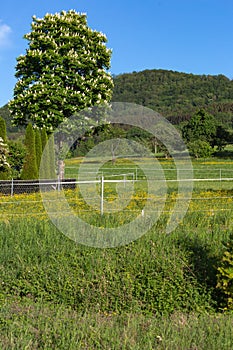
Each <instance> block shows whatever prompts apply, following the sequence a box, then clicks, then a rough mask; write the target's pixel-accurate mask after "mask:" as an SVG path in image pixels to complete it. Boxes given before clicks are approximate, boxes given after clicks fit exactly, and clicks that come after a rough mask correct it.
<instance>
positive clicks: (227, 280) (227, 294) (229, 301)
mask: <svg viewBox="0 0 233 350" xmlns="http://www.w3.org/2000/svg"><path fill="white" fill-rule="evenodd" d="M217 281H218V283H217V288H218V289H219V290H220V291H221V292H223V295H224V309H225V310H233V234H231V236H230V239H229V241H228V242H227V244H226V251H225V252H224V254H223V257H222V260H221V264H220V266H219V267H218V274H217Z"/></svg>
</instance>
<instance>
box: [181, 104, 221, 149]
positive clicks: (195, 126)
mask: <svg viewBox="0 0 233 350" xmlns="http://www.w3.org/2000/svg"><path fill="white" fill-rule="evenodd" d="M182 134H183V137H184V139H185V140H186V141H187V142H193V141H196V140H201V141H205V142H207V143H209V144H210V143H211V142H212V141H213V139H214V137H215V135H216V121H215V119H214V117H213V116H212V115H211V114H209V113H206V111H204V110H203V109H201V110H199V111H198V112H196V113H195V114H194V115H193V116H192V117H191V119H190V120H189V121H188V122H187V123H186V124H185V125H184V126H183V128H182Z"/></svg>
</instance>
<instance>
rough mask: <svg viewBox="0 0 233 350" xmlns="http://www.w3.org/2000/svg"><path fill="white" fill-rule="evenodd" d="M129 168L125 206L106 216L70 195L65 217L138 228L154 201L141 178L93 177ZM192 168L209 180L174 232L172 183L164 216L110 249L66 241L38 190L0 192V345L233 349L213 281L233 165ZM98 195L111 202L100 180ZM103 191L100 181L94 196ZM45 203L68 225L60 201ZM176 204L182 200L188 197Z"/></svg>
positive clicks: (231, 321) (112, 189)
mask: <svg viewBox="0 0 233 350" xmlns="http://www.w3.org/2000/svg"><path fill="white" fill-rule="evenodd" d="M79 163H80V162H79V160H77V159H70V160H67V164H66V165H67V168H66V169H67V174H66V177H72V178H75V174H77V172H78V166H79ZM161 167H162V168H163V169H164V173H165V177H166V178H167V179H171V180H172V179H174V176H175V173H174V172H173V173H172V175H170V174H171V170H170V169H174V168H175V165H174V163H173V162H171V161H169V160H168V161H161ZM125 168H129V171H128V173H127V172H125V171H124V170H125ZM136 168H137V180H138V181H135V183H134V194H133V195H132V196H131V198H130V201H129V202H128V203H127V205H126V207H125V208H121V209H120V211H117V208H114V206H113V208H114V210H112V212H110V213H109V212H104V213H103V215H101V214H100V210H99V208H98V207H97V209H95V210H91V206H90V205H88V204H86V203H85V200H84V198H83V197H82V193H80V190H79V189H78V188H77V189H76V190H73V191H71V190H67V191H65V197H66V199H67V201H68V203H69V205H70V207H71V209H72V210H73V211H74V213H76V214H77V215H79V216H80V217H81V218H82V219H83V220H85V221H87V222H89V223H90V224H91V225H95V226H98V227H103V228H104V227H106V226H107V225H108V226H110V227H118V226H119V225H122V224H124V223H126V222H128V221H131V220H134V219H135V218H136V217H137V216H138V215H141V211H142V209H143V206H144V204H145V203H146V201H147V200H148V199H151V198H148V196H147V189H148V188H147V185H146V181H145V172H144V171H141V170H140V167H139V165H138V166H135V165H134V164H133V162H132V161H128V162H125V161H123V160H121V161H120V162H118V163H116V164H115V163H114V164H113V163H111V162H109V163H107V164H105V165H104V166H102V167H101V168H100V170H99V175H100V176H101V175H102V174H104V176H105V178H106V179H110V178H112V176H113V175H117V174H118V175H119V174H124V173H125V174H129V173H132V172H134V173H135V171H136V170H135V169H136ZM193 168H194V169H193V170H194V178H205V179H206V181H202V182H198V181H197V182H194V189H193V192H192V193H191V199H190V203H189V206H188V211H187V213H186V215H185V216H184V218H183V219H182V220H180V221H179V222H177V225H176V228H175V230H174V231H172V232H171V233H167V232H166V227H167V224H168V220H169V218H170V216H171V213H172V212H173V211H174V210H175V203H176V200H177V196H178V194H177V183H175V182H169V181H167V193H166V198H165V205H164V209H163V212H162V214H161V215H160V217H159V218H158V220H157V221H156V222H155V223H154V225H153V227H151V229H150V230H149V231H148V232H147V233H146V234H145V235H143V236H142V237H140V238H139V239H137V240H135V241H133V242H131V243H128V244H127V245H123V246H117V247H115V248H104V249H101V248H96V247H89V246H85V245H81V244H77V243H75V242H74V241H73V240H71V239H69V238H68V237H67V236H66V235H65V234H64V233H62V232H60V231H59V230H58V229H57V228H56V227H55V226H54V225H53V223H52V222H51V221H50V220H49V218H48V215H47V213H46V211H45V209H44V207H43V203H42V199H41V195H40V193H35V194H23V195H15V196H13V197H10V196H0V232H1V235H0V305H1V310H0V326H1V332H0V348H1V349H3V350H8V349H64V350H65V349H71V350H72V349H74V350H76V349H169V350H170V349H171V350H173V349H175V350H176V349H177V350H182V349H184V350H188V349H193V350H194V349H195V350H196V349H198V350H200V349H201V350H202V349H208V350H209V349H216V350H217V349H229V350H230V349H231V348H232V343H233V333H232V327H233V315H232V313H231V312H230V311H226V310H225V304H224V302H225V301H224V296H223V295H222V293H221V290H219V289H218V288H216V284H217V276H216V275H217V267H218V266H219V263H220V260H221V258H222V254H223V252H224V250H225V243H226V242H227V241H228V239H229V236H230V234H231V233H232V228H233V190H232V181H230V180H227V181H224V180H223V178H224V177H227V178H230V177H231V171H232V174H233V162H232V161H231V160H230V159H228V160H227V159H226V160H220V159H219V160H218V159H214V158H213V159H211V160H204V161H203V160H197V161H194V162H193ZM76 170H77V172H76V173H74V171H76ZM166 170H167V171H166ZM212 175H213V176H212ZM121 178H122V177H121ZM123 178H124V176H123ZM210 178H216V179H217V178H218V179H219V180H218V181H216V180H215V181H210V180H209V179H210ZM126 179H131V178H130V176H129V178H128V177H127V176H126ZM134 180H136V178H134ZM126 188H127V186H126ZM121 190H122V191H123V193H124V187H121ZM104 191H105V192H104V196H105V199H106V201H108V202H109V203H111V202H113V203H114V201H115V200H116V198H117V195H118V188H117V184H116V183H106V186H105V188H104ZM98 194H100V188H99V185H98V184H97V185H96V193H95V194H94V193H93V197H94V196H97V195H98ZM52 196H54V197H53V198H54V200H55V201H57V202H56V203H57V212H58V215H64V217H65V213H64V212H62V207H61V208H60V207H59V206H60V202H59V198H60V197H59V194H57V193H54V194H52ZM159 196H160V193H158V198H159ZM182 196H183V200H184V201H185V200H186V197H187V198H189V197H190V193H188V192H187V193H186V192H185V191H184V193H183V194H182ZM158 198H155V199H158ZM187 200H188V199H187ZM155 203H157V204H156V205H159V204H158V202H156V201H155ZM178 209H179V208H178ZM176 210H177V209H176Z"/></svg>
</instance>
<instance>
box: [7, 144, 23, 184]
mask: <svg viewBox="0 0 233 350" xmlns="http://www.w3.org/2000/svg"><path fill="white" fill-rule="evenodd" d="M8 146H9V155H8V159H9V164H10V166H11V170H12V177H13V178H14V179H18V178H19V177H20V173H21V170H22V167H23V162H24V158H25V156H26V148H25V145H24V144H23V143H22V142H21V141H19V140H18V141H13V140H9V141H8Z"/></svg>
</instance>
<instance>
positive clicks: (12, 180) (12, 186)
mask: <svg viewBox="0 0 233 350" xmlns="http://www.w3.org/2000/svg"><path fill="white" fill-rule="evenodd" d="M13 194H14V179H13V178H12V179H11V197H12V196H13Z"/></svg>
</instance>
